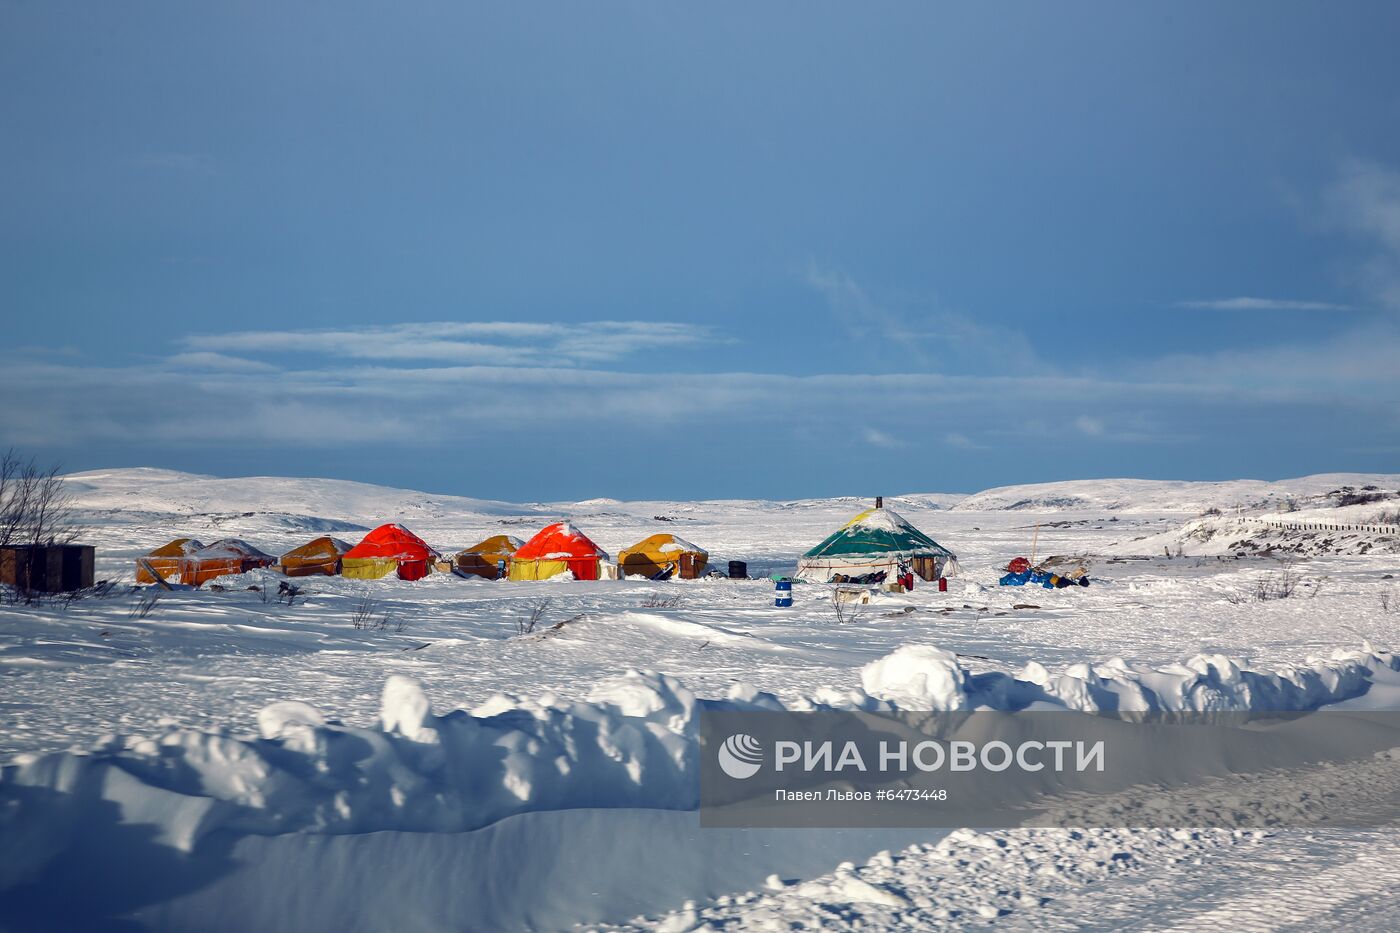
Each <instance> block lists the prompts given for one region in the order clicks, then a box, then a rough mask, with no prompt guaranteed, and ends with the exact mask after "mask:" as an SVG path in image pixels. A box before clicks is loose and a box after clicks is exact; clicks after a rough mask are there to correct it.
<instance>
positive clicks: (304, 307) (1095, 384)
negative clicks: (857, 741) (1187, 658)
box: [0, 2, 1400, 500]
mask: <svg viewBox="0 0 1400 933" xmlns="http://www.w3.org/2000/svg"><path fill="white" fill-rule="evenodd" d="M1397 35H1400V7H1396V6H1395V5H1394V4H1391V3H1347V4H1345V5H1343V6H1341V7H1337V6H1332V5H1324V4H1316V3H1308V4H1297V3H1230V4H1192V5H1181V4H1159V5H1152V6H1149V5H1145V4H1108V3H1096V4H1074V3H1070V4H998V5H996V6H994V7H988V6H986V5H981V4H963V5H952V4H929V3H908V4H895V3H881V4H874V5H854V4H834V3H806V2H804V3H800V4H799V3H790V4H787V3H785V4H763V5H753V4H718V5H716V4H707V5H687V6H682V5H679V4H657V3H635V4H627V3H603V4H550V3H545V4H532V5H517V4H491V5H486V4H480V5H476V4H473V5H464V4H414V5H406V6H401V5H394V6H392V7H391V6H389V5H384V4H357V3H337V4H330V3H315V4H275V3H267V4H258V3H240V4H176V3H169V4H142V3H135V4H101V5H92V4H67V3H63V2H56V3H43V4H39V3H14V2H0V126H3V127H5V130H4V131H3V132H0V203H3V205H4V209H3V210H0V241H2V242H0V302H2V303H3V304H2V305H0V315H3V318H4V321H3V336H2V337H0V396H3V397H4V398H6V399H15V398H19V399H23V401H22V403H21V404H13V403H11V402H8V401H7V403H6V404H5V405H3V406H0V445H9V444H13V445H15V446H17V447H19V448H21V449H23V450H25V451H27V452H33V453H36V454H38V455H40V456H41V457H43V458H46V459H55V460H61V461H62V462H63V463H64V464H66V465H67V466H68V467H69V468H71V469H90V468H98V467H109V466H131V465H154V466H165V467H172V468H178V469H187V470H193V471H198V472H209V473H216V474H222V475H240V474H289V475H313V476H314V475H319V476H335V477H345V478H352V479H362V480H367V481H371V482H381V483H389V484H394V485H400V486H409V487H417V488H425V489H431V490H434V491H443V492H458V493H463V494H471V495H481V496H490V497H500V498H508V499H523V500H541V499H562V498H582V497H587V496H601V495H607V496H615V497H619V498H635V497H651V496H664V497H687V498H692V497H729V496H772V497H802V496H818V495H837V494H871V493H873V492H876V491H884V492H887V493H894V492H896V491H945V490H948V491H957V490H967V491H971V490H976V489H981V488H984V487H987V486H992V485H999V484H1004V483H1013V482H1034V481H1046V480H1055V479H1068V478H1083V477H1095V476H1123V475H1126V476H1142V477H1163V478H1167V477H1170V478H1188V479H1224V478H1233V477H1242V476H1249V477H1260V478H1277V477H1283V476H1292V475H1300V474H1304V473H1310V472H1322V471H1331V470H1364V471H1395V470H1396V468H1397V466H1396V465H1397V463H1400V405H1397V402H1400V366H1397V362H1396V361H1397V360H1400V56H1397V55H1395V54H1394V40H1395V37H1396V36H1397Z"/></svg>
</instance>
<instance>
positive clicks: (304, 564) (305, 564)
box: [277, 536, 350, 577]
mask: <svg viewBox="0 0 1400 933" xmlns="http://www.w3.org/2000/svg"><path fill="white" fill-rule="evenodd" d="M348 550H350V545H349V544H347V543H346V542H344V541H341V540H340V539H339V538H332V537H329V536H323V537H320V538H315V539H313V540H311V541H308V542H306V543H305V544H303V545H302V546H301V547H299V548H293V549H292V550H290V551H288V552H287V553H285V554H283V555H282V559H281V560H279V561H278V562H277V563H278V568H279V569H280V570H281V571H282V573H284V574H286V575H287V576H289V577H310V576H316V575H320V574H325V575H326V576H335V575H336V574H338V573H340V558H341V557H342V556H344V554H345V552H346V551H348Z"/></svg>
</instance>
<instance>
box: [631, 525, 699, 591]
mask: <svg viewBox="0 0 1400 933" xmlns="http://www.w3.org/2000/svg"><path fill="white" fill-rule="evenodd" d="M709 559H710V555H709V553H708V552H707V551H706V550H705V549H704V548H702V547H698V546H696V545H694V544H691V543H690V542H689V541H687V540H685V539H684V538H678V537H676V536H675V535H673V534H666V533H662V534H655V535H652V536H651V537H649V538H644V539H642V540H641V541H638V542H637V543H636V544H634V545H632V546H631V547H629V548H626V549H624V550H622V551H619V552H618V555H617V564H618V566H619V567H621V568H622V573H623V574H624V575H625V576H629V577H632V576H642V577H646V578H647V579H649V580H668V579H670V578H671V577H672V576H675V577H677V578H679V579H681V580H694V579H696V578H697V577H700V576H702V575H704V573H705V564H706V562H708V561H709Z"/></svg>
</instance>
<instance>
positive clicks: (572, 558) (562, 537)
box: [509, 522, 617, 580]
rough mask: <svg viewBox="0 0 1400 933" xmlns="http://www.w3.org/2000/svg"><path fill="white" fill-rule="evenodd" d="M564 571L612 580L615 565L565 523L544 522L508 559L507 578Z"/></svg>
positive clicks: (547, 576) (579, 577) (547, 575)
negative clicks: (508, 569)
mask: <svg viewBox="0 0 1400 933" xmlns="http://www.w3.org/2000/svg"><path fill="white" fill-rule="evenodd" d="M568 572H572V573H573V576H574V579H575V580H607V579H616V577H617V565H615V564H613V563H611V562H610V561H609V560H608V552H607V551H605V550H603V549H602V548H600V547H599V546H598V545H596V544H594V543H593V540H592V539H591V538H589V537H588V535H586V534H584V533H583V532H581V531H579V530H578V529H577V528H575V527H574V526H573V525H572V524H570V523H569V522H555V523H554V524H553V525H546V526H545V527H544V528H543V529H541V531H540V533H539V534H537V535H535V536H534V537H533V538H531V539H530V540H529V541H526V542H525V543H524V544H523V545H521V546H520V549H519V550H518V551H516V552H515V553H514V554H513V555H512V556H511V558H510V575H509V576H510V579H511V580H548V579H550V578H552V577H557V576H559V575H560V574H562V573H568Z"/></svg>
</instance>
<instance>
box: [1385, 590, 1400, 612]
mask: <svg viewBox="0 0 1400 933" xmlns="http://www.w3.org/2000/svg"><path fill="white" fill-rule="evenodd" d="M1381 612H1385V613H1391V612H1400V598H1397V594H1396V592H1395V588H1394V587H1391V588H1390V589H1388V590H1385V591H1384V592H1382V593H1381Z"/></svg>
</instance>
